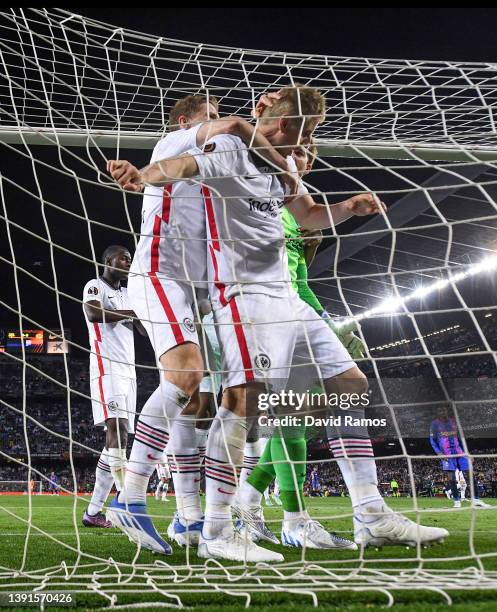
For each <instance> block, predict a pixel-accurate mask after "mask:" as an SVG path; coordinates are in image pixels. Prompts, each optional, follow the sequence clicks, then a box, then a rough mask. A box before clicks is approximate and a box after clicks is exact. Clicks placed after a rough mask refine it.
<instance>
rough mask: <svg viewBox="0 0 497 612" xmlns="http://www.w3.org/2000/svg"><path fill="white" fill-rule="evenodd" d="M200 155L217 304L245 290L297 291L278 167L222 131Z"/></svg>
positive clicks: (211, 282)
mask: <svg viewBox="0 0 497 612" xmlns="http://www.w3.org/2000/svg"><path fill="white" fill-rule="evenodd" d="M189 153H190V154H191V155H195V156H196V160H197V165H198V167H199V172H200V177H201V179H202V183H204V184H205V187H204V188H203V191H204V202H205V210H206V215H207V234H208V250H209V256H208V276H209V290H210V292H211V301H212V303H213V306H214V308H219V307H222V306H224V305H226V303H227V302H228V300H229V299H230V297H232V296H234V295H237V294H239V293H240V292H243V293H263V294H268V295H272V296H275V297H287V296H288V295H289V293H290V292H293V289H292V286H291V282H290V275H289V272H288V263H287V255H286V252H285V239H284V234H283V228H282V222H281V218H280V214H281V208H282V206H283V198H284V191H283V187H282V185H281V183H280V181H279V180H278V178H277V177H276V176H275V175H274V174H272V173H273V172H274V170H273V169H272V168H270V167H268V166H267V164H266V162H265V161H264V160H263V159H262V158H260V157H259V156H257V155H255V154H253V153H252V152H250V151H249V149H248V148H247V146H246V145H245V144H244V143H243V141H242V140H241V139H240V138H238V137H236V136H228V135H220V136H216V137H215V138H212V139H211V140H209V141H208V142H207V143H206V145H205V154H203V151H202V149H200V148H198V147H197V148H195V149H192V150H191V151H189Z"/></svg>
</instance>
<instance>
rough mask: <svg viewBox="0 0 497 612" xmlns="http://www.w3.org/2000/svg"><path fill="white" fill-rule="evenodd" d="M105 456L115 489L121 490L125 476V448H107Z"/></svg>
mask: <svg viewBox="0 0 497 612" xmlns="http://www.w3.org/2000/svg"><path fill="white" fill-rule="evenodd" d="M107 457H108V461H109V467H110V471H111V473H112V477H113V478H114V482H115V483H116V491H122V490H123V488H124V479H125V476H126V464H127V461H126V449H125V448H109V449H108V451H107Z"/></svg>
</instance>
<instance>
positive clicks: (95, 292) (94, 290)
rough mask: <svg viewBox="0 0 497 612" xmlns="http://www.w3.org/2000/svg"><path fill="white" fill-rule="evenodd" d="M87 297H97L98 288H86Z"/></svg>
mask: <svg viewBox="0 0 497 612" xmlns="http://www.w3.org/2000/svg"><path fill="white" fill-rule="evenodd" d="M88 295H98V287H88Z"/></svg>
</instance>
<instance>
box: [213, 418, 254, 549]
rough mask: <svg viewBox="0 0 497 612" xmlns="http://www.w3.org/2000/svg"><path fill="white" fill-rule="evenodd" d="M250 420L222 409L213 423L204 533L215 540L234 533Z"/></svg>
mask: <svg viewBox="0 0 497 612" xmlns="http://www.w3.org/2000/svg"><path fill="white" fill-rule="evenodd" d="M246 437H247V426H246V419H245V418H244V417H240V416H237V415H235V414H233V412H231V411H230V410H228V409H227V408H225V407H224V406H221V407H220V408H219V410H218V412H217V415H216V417H215V419H214V420H213V422H212V425H211V429H210V432H209V437H208V439H207V453H206V456H205V478H206V507H205V522H204V529H203V534H204V536H205V537H206V538H215V537H218V536H220V535H221V534H222V533H223V532H227V533H230V532H232V531H233V524H232V521H231V504H232V503H233V498H234V496H235V493H236V486H237V468H238V467H239V466H240V465H241V464H242V461H243V449H244V447H245V440H246Z"/></svg>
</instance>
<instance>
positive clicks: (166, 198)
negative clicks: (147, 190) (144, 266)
mask: <svg viewBox="0 0 497 612" xmlns="http://www.w3.org/2000/svg"><path fill="white" fill-rule="evenodd" d="M172 189H173V186H172V183H168V184H167V185H164V190H163V192H162V213H161V215H160V216H159V215H155V219H154V229H153V232H152V235H153V238H152V246H151V248H150V272H157V271H158V270H159V244H160V230H161V225H162V222H164V223H166V224H167V223H169V217H170V215H171V192H172Z"/></svg>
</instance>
